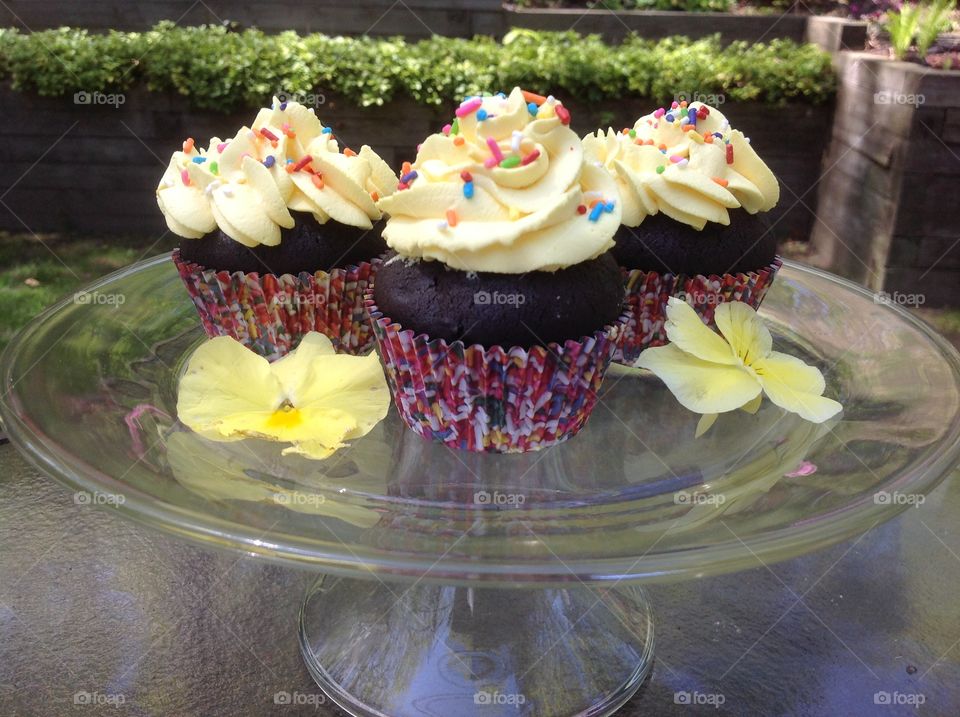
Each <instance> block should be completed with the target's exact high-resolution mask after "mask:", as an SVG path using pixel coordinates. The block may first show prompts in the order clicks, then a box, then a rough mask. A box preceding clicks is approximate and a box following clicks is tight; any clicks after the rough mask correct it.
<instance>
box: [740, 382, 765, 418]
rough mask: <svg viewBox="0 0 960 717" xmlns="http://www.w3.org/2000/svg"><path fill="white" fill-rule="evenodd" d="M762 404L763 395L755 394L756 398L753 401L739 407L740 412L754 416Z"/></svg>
mask: <svg viewBox="0 0 960 717" xmlns="http://www.w3.org/2000/svg"><path fill="white" fill-rule="evenodd" d="M761 385H762V384H761ZM762 402H763V394H762V393H758V394H757V397H756V398H755V399H753V400H752V401H749V402H747V403H745V404H743V405H742V406H740V410H741V411H746V412H747V413H749V414H750V415H753V414H755V413H756V412H757V411H759V410H760V404H761V403H762Z"/></svg>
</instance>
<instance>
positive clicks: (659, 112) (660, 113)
mask: <svg viewBox="0 0 960 717" xmlns="http://www.w3.org/2000/svg"><path fill="white" fill-rule="evenodd" d="M666 113H667V111H666V110H665V109H663V107H661V108H660V109H658V110H656V111H655V112H654V113H653V116H654V117H656V118H657V119H660V118H661V117H663V116H664V115H665V114H666Z"/></svg>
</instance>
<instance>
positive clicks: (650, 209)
mask: <svg viewBox="0 0 960 717" xmlns="http://www.w3.org/2000/svg"><path fill="white" fill-rule="evenodd" d="M673 104H674V105H675V106H674V107H672V108H670V109H664V108H660V109H658V110H656V111H655V112H653V113H652V114H649V115H646V116H644V117H641V118H640V119H638V120H637V122H636V124H635V125H634V127H633V129H625V130H623V132H621V133H617V132H614V131H613V130H612V129H608V130H607V132H606V133H604V132H603V131H602V130H598V131H597V132H596V133H595V134H590V135H587V136H586V137H584V138H583V149H584V154H585V157H586V160H587V161H588V162H591V163H593V164H594V165H596V166H601V167H604V168H605V169H606V170H607V171H608V172H609V173H610V174H611V176H613V177H614V179H615V180H616V182H617V186H618V188H619V191H620V199H621V203H622V205H623V223H624V224H625V225H627V226H631V227H635V226H637V225H639V224H640V223H641V222H642V221H643V220H644V218H645V217H647V216H651V215H653V214H656V213H657V212H663V213H664V214H666V215H667V216H669V217H671V218H673V219H676V220H677V221H680V222H683V223H684V224H689V225H690V226H692V227H694V228H695V229H703V227H704V226H705V225H706V223H707V222H717V223H719V224H729V223H730V216H729V213H728V210H729V209H734V208H737V207H743V208H744V209H745V210H747V211H748V212H750V213H751V214H756V213H757V212H762V211H768V210H769V209H772V208H773V207H774V206H775V205H776V203H777V201H778V200H779V198H780V186H779V184H778V182H777V178H776V177H775V176H774V174H773V172H771V171H770V169H769V168H768V167H767V165H766V164H764V162H763V160H761V159H760V157H758V156H757V153H756V152H755V151H754V150H753V148H752V147H751V146H750V142H749V140H747V138H746V137H744V136H743V133H742V132H740V131H738V130H735V129H732V128H731V127H730V123H729V122H728V121H727V119H726V117H724V116H723V115H722V114H721V113H720V112H719V111H718V110H716V109H714V108H712V107H708V106H707V105H704V104H703V103H700V102H692V103H691V104H690V105H689V106H687V105H686V103H680V104H678V103H676V102H674V103H673Z"/></svg>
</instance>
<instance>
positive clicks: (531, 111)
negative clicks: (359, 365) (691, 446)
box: [368, 89, 625, 453]
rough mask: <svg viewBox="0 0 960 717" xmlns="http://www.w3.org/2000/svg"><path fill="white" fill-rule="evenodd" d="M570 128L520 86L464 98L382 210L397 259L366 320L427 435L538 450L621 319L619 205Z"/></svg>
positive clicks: (476, 447)
mask: <svg viewBox="0 0 960 717" xmlns="http://www.w3.org/2000/svg"><path fill="white" fill-rule="evenodd" d="M569 122H570V114H569V112H568V111H567V110H566V108H565V107H564V106H563V105H562V104H561V103H560V102H557V101H556V100H554V99H553V98H552V97H549V98H544V97H540V96H538V95H533V94H531V93H526V92H522V91H521V90H520V89H515V90H513V92H512V93H511V94H510V96H509V97H507V96H506V95H503V94H498V95H494V96H484V97H471V98H468V99H467V100H465V101H464V102H463V103H462V104H461V105H460V107H459V109H457V111H456V118H455V119H454V120H453V122H452V123H451V124H450V125H447V126H446V127H444V128H443V131H442V132H440V133H438V134H434V135H431V136H430V137H428V138H427V139H426V140H425V141H424V142H423V144H422V145H421V146H420V149H419V151H418V153H417V158H416V161H415V162H414V163H413V164H412V165H410V166H405V167H404V172H403V173H402V175H401V177H400V182H401V183H400V188H401V189H400V191H398V192H396V193H395V194H393V195H391V196H389V197H385V198H382V199H381V200H380V202H379V207H380V209H381V210H383V211H384V212H385V213H386V214H388V215H389V219H388V220H387V224H386V227H385V228H384V232H383V236H384V238H385V239H386V242H387V244H388V245H389V246H390V248H391V249H392V250H393V251H394V252H395V254H393V256H392V257H391V258H389V259H388V260H387V261H386V262H385V263H384V265H383V267H381V269H380V271H379V272H378V274H377V278H376V281H375V282H374V287H373V289H372V290H371V291H368V295H369V298H370V301H369V302H368V308H369V310H370V316H371V320H372V322H373V329H374V333H375V335H376V339H377V345H378V348H379V350H380V353H381V356H382V358H383V361H384V365H385V366H386V370H387V377H388V379H389V382H390V386H391V389H392V391H393V395H394V401H395V403H396V405H397V408H398V410H399V413H400V415H401V417H402V418H403V420H404V421H405V422H406V423H407V425H408V426H410V428H412V429H413V430H414V431H415V432H416V433H418V434H420V435H421V436H422V437H424V438H427V439H431V440H435V441H440V442H442V443H445V444H446V445H448V446H451V447H453V448H458V449H464V450H470V451H489V452H500V453H506V452H521V451H526V450H535V449H539V448H544V447H546V446H550V445H553V444H555V443H558V442H560V441H563V440H564V439H566V438H569V437H570V436H572V435H574V434H575V433H576V432H577V431H579V430H580V428H581V427H582V426H583V424H584V422H585V421H586V420H587V416H588V415H589V413H590V411H591V410H592V408H593V406H594V404H595V402H596V391H597V389H598V388H599V386H600V382H601V380H602V379H603V375H604V373H605V371H606V369H607V366H608V364H609V361H610V358H611V356H612V354H613V351H614V349H615V344H616V340H617V338H618V336H619V333H620V328H621V326H622V323H623V321H625V316H624V315H623V313H622V312H623V306H622V302H623V289H622V285H618V281H619V267H618V266H617V263H616V261H615V260H614V258H613V255H612V254H611V253H610V249H611V248H612V247H613V234H614V232H615V231H616V229H617V227H618V226H619V224H620V205H619V202H617V201H616V186H615V183H614V182H613V180H612V179H611V178H610V176H609V175H608V174H607V173H606V172H604V171H603V170H602V169H600V168H598V167H595V166H593V165H587V164H585V163H584V161H583V149H582V147H581V144H580V140H579V139H578V138H577V136H576V134H575V133H574V132H573V131H572V130H571V129H570V127H569Z"/></svg>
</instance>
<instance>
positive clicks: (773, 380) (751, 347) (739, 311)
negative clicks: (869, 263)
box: [635, 297, 843, 435]
mask: <svg viewBox="0 0 960 717" xmlns="http://www.w3.org/2000/svg"><path fill="white" fill-rule="evenodd" d="M714 320H715V321H716V324H717V328H719V329H720V334H722V336H721V335H720V334H717V333H715V332H714V331H712V330H710V329H709V328H707V327H706V326H705V325H704V324H703V321H701V319H700V317H699V316H697V314H696V312H694V310H693V309H692V308H690V306H689V305H687V303H686V302H685V301H683V300H682V299H677V298H675V297H671V298H670V302H669V304H668V306H667V324H666V329H667V337H668V338H669V339H670V342H671V343H669V344H668V345H666V346H660V347H657V348H652V349H647V350H646V351H644V352H643V353H642V354H640V358H638V359H637V362H636V364H635V365H636V366H638V367H639V368H645V369H648V370H650V371H653V373H655V374H656V375H657V376H658V377H659V378H660V379H661V380H662V381H663V382H664V383H665V384H666V385H667V388H669V389H670V391H671V392H672V393H673V395H674V396H676V397H677V400H678V401H680V403H681V405H683V406H684V407H685V408H688V409H690V410H691V411H694V412H696V413H702V414H704V419H703V420H702V421H701V425H700V427H699V428H698V429H697V434H698V435H699V434H701V433H703V431H705V430H706V429H707V428H709V427H710V424H711V423H713V419H714V418H716V414H718V413H725V412H727V411H733V410H735V409H737V408H742V409H744V410H746V411H749V412H751V413H754V412H756V410H757V409H758V408H759V406H760V400H761V398H762V394H764V393H765V394H766V395H767V397H768V398H769V399H770V400H771V401H773V402H774V403H775V404H776V405H778V406H780V408H783V409H785V410H787V411H791V412H793V413H796V414H799V415H800V417H801V418H804V419H806V420H808V421H813V422H814V423H822V422H823V421H826V420H827V419H829V418H831V417H833V416H835V415H836V414H837V413H839V412H840V411H841V410H842V408H843V407H842V406H841V405H840V404H839V403H837V402H836V401H834V400H833V399H830V398H824V397H823V395H822V394H823V390H824V388H825V387H826V384H825V382H824V380H823V374H822V373H820V371H819V369H817V368H815V367H813V366H808V365H807V364H805V363H804V362H803V361H801V360H800V359H798V358H794V357H793V356H788V355H787V354H784V353H780V352H779V351H774V350H773V339H772V338H771V336H770V332H769V331H768V330H767V327H766V326H765V325H764V324H763V321H762V320H761V319H760V317H759V316H757V312H756V311H754V310H753V309H752V308H750V307H749V306H747V305H746V304H744V303H741V302H730V303H724V304H721V305H720V306H718V307H717V311H716V313H715V315H714Z"/></svg>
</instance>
